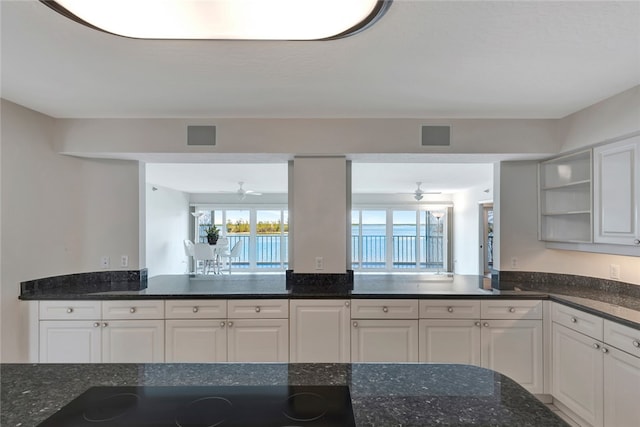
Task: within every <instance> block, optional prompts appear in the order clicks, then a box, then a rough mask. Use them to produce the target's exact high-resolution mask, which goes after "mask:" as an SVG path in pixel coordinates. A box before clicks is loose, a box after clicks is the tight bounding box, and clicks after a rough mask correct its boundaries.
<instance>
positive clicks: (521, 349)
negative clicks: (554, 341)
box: [419, 300, 544, 393]
mask: <svg viewBox="0 0 640 427" xmlns="http://www.w3.org/2000/svg"><path fill="white" fill-rule="evenodd" d="M420 317H421V319H420V331H419V332H420V334H419V337H420V339H419V342H420V351H419V360H420V362H429V363H465V364H472V365H478V366H483V367H486V368H489V369H493V370H495V371H498V372H500V373H502V374H505V375H507V376H509V377H510V378H512V379H513V380H515V381H516V382H518V383H519V384H520V385H522V386H523V387H524V388H526V389H527V390H529V391H530V392H532V393H542V392H543V378H544V377H543V372H542V368H543V363H542V360H543V349H542V345H543V340H542V303H541V301H531V300H497V301H488V300H485V301H480V300H422V301H420Z"/></svg>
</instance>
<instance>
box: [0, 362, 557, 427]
mask: <svg viewBox="0 0 640 427" xmlns="http://www.w3.org/2000/svg"><path fill="white" fill-rule="evenodd" d="M0 373H1V374H2V418H1V420H0V424H2V425H3V426H22V427H30V426H35V425H37V424H38V423H40V422H42V421H44V420H45V419H47V418H48V417H49V416H51V415H52V414H53V413H55V412H56V411H57V410H59V409H60V408H62V407H63V406H65V405H67V404H68V403H69V402H70V401H72V400H73V399H74V398H75V397H77V396H78V395H80V394H81V393H83V392H84V391H85V390H86V389H87V388H89V387H91V386H145V387H149V388H147V391H148V392H149V393H152V391H153V387H158V386H212V385H215V386H239V385H241V386H278V385H280V386H302V385H313V386H325V385H326V386H341V385H342V386H345V385H346V386H348V387H349V391H350V395H351V403H352V407H353V413H354V418H355V424H356V425H357V426H371V427H375V426H381V427H382V426H384V427H389V426H400V425H402V426H430V425H451V426H456V425H465V426H474V425H494V426H514V425H517V426H545V427H553V426H566V425H567V424H566V423H565V422H564V421H562V420H561V419H560V418H559V417H558V416H557V415H555V413H553V412H552V411H551V410H549V409H548V408H547V407H546V406H545V405H544V404H542V403H541V402H540V401H538V400H537V399H536V398H534V397H533V396H532V395H531V394H529V393H528V392H527V391H525V390H524V389H523V388H522V387H520V386H519V385H518V384H516V383H515V382H514V381H512V380H510V379H509V378H507V377H506V376H503V375H501V374H498V373H496V372H493V371H491V370H487V369H483V368H479V367H475V366H464V365H446V364H441V365H438V364H435V365H431V364H97V365H73V364H71V365H48V364H40V365H2V366H1V371H0ZM229 420H230V421H232V418H230V419H229ZM172 422H173V419H170V420H169V422H168V423H167V425H174V424H173V423H172ZM92 425H94V424H92ZM95 425H101V424H100V423H98V424H95ZM111 425H113V424H111ZM142 425H144V424H142ZM149 425H151V424H149ZM153 425H156V426H157V425H164V424H153ZM261 425H272V424H268V423H267V422H266V420H265V423H264V424H261ZM305 425H307V424H305ZM323 425H326V424H323ZM328 425H331V424H328Z"/></svg>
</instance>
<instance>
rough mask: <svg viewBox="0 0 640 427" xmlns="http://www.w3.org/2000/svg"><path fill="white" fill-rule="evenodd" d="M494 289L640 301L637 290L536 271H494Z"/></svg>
mask: <svg viewBox="0 0 640 427" xmlns="http://www.w3.org/2000/svg"><path fill="white" fill-rule="evenodd" d="M491 286H492V287H493V288H494V289H500V290H513V289H514V288H518V289H522V290H530V291H541V292H549V293H556V294H572V295H575V296H580V297H583V298H593V299H599V300H604V301H605V302H608V303H610V304H619V303H620V302H621V301H622V300H624V299H625V298H640V286H638V285H634V284H631V283H624V282H618V281H615V280H609V279H600V278H597V277H588V276H576V275H572V274H558V273H540V272H535V271H497V270H494V271H493V272H492V274H491Z"/></svg>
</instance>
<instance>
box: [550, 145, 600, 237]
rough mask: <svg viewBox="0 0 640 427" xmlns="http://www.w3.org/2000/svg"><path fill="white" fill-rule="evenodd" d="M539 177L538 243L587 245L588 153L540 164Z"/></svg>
mask: <svg viewBox="0 0 640 427" xmlns="http://www.w3.org/2000/svg"><path fill="white" fill-rule="evenodd" d="M538 176H539V178H538V179H539V181H538V184H539V189H540V192H539V201H538V209H539V213H540V224H539V238H540V240H545V241H550V242H574V243H590V242H591V241H592V230H593V227H592V217H591V208H592V204H591V194H592V191H591V150H584V151H580V152H577V153H573V154H568V155H565V156H561V157H556V158H554V159H550V160H547V161H544V162H541V163H540V164H539V168H538Z"/></svg>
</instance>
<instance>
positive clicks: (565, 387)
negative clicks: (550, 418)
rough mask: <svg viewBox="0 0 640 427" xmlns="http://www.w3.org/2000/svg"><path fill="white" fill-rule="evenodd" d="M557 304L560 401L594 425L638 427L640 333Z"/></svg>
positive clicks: (555, 335) (555, 375) (555, 348)
mask: <svg viewBox="0 0 640 427" xmlns="http://www.w3.org/2000/svg"><path fill="white" fill-rule="evenodd" d="M553 305H554V307H553V314H552V317H553V388H552V389H553V397H554V399H556V400H557V401H559V402H560V403H561V404H563V405H564V406H566V407H567V408H568V409H569V410H571V411H572V412H574V413H575V414H576V415H577V416H578V417H580V418H582V419H583V420H584V421H585V422H586V423H589V424H590V425H592V426H594V427H600V426H606V427H630V426H636V425H638V420H640V405H638V396H639V395H640V357H638V355H640V330H637V329H633V328H630V327H627V326H624V325H620V324H618V323H616V322H612V321H609V320H603V319H602V318H600V317H598V316H594V315H592V314H588V313H584V312H582V311H580V310H576V309H573V308H570V307H565V306H563V305H561V304H558V303H554V304H553ZM616 347H617V348H616Z"/></svg>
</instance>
